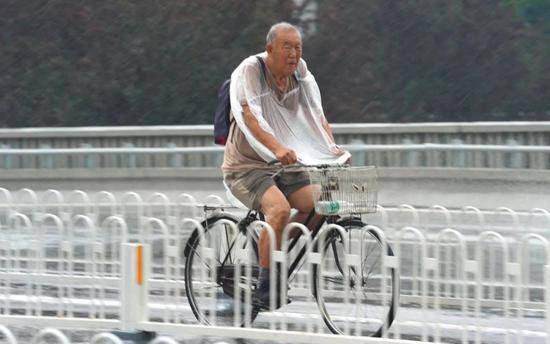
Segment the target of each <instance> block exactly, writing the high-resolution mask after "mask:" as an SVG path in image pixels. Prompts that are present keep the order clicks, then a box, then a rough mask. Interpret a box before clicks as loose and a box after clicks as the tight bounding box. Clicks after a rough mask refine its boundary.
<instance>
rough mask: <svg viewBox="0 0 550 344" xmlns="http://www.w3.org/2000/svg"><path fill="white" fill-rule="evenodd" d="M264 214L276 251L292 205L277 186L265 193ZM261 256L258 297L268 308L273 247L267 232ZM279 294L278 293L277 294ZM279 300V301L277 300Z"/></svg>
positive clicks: (262, 240) (262, 239)
mask: <svg viewBox="0 0 550 344" xmlns="http://www.w3.org/2000/svg"><path fill="white" fill-rule="evenodd" d="M260 206H261V209H262V213H263V214H264V215H265V221H266V222H267V223H268V224H269V225H270V226H271V228H273V231H274V234H275V240H276V242H275V249H276V250H279V249H280V247H281V237H282V233H283V229H284V228H285V226H286V224H287V223H288V217H289V215H290V204H289V203H288V201H287V199H286V198H285V195H284V194H283V193H282V192H281V190H279V188H278V187H277V186H275V185H272V186H271V187H269V189H267V190H266V191H265V193H264V194H263V196H262V200H261V202H260ZM258 246H259V255H260V262H259V263H260V275H259V276H258V289H257V294H256V296H257V297H258V299H259V302H260V303H261V304H263V306H262V307H265V308H268V304H269V297H270V293H269V291H270V285H271V282H270V279H271V278H270V277H271V276H270V270H269V269H270V261H271V245H270V237H269V234H268V231H267V230H263V231H262V232H261V233H260V240H259V243H258ZM275 274H276V276H277V277H276V281H277V280H279V277H280V276H279V274H280V271H278V270H275ZM277 294H278V293H277ZM276 300H277V299H276ZM280 303H281V302H280V300H277V301H276V304H277V305H278V306H277V307H279V306H280Z"/></svg>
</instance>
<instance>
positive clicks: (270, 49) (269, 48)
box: [265, 43, 273, 54]
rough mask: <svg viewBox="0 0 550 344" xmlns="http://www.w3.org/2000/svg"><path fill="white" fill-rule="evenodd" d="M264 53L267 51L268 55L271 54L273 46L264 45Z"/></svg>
mask: <svg viewBox="0 0 550 344" xmlns="http://www.w3.org/2000/svg"><path fill="white" fill-rule="evenodd" d="M265 51H267V53H268V54H271V53H272V52H273V44H271V43H269V44H266V45H265Z"/></svg>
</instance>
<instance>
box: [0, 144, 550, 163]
mask: <svg viewBox="0 0 550 344" xmlns="http://www.w3.org/2000/svg"><path fill="white" fill-rule="evenodd" d="M343 147H344V148H345V149H348V150H350V151H351V152H352V154H353V163H354V164H355V165H359V166H363V165H376V166H381V167H383V166H392V167H393V166H403V167H461V168H527V169H548V168H549V167H550V146H541V145H540V146H522V145H518V144H517V142H515V141H509V142H508V144H505V145H479V144H477V145H475V144H463V143H462V142H460V141H456V142H454V143H452V144H435V143H423V144H413V143H412V142H409V143H407V144H392V145H385V144H383V145H380V144H377V145H366V144H346V145H343ZM222 155H223V147H214V146H208V147H176V146H174V145H173V146H171V147H131V146H127V147H113V148H92V147H85V148H84V147H83V148H47V147H43V148H38V149H12V148H7V147H4V148H2V149H0V169H1V168H3V169H21V168H24V169H54V168H148V167H169V168H175V167H218V166H220V165H221V161H222Z"/></svg>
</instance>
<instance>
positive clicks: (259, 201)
mask: <svg viewBox="0 0 550 344" xmlns="http://www.w3.org/2000/svg"><path fill="white" fill-rule="evenodd" d="M301 57H302V37H301V34H300V31H299V30H298V29H297V28H296V27H295V26H293V25H291V24H288V23H278V24H275V25H273V26H272V27H271V29H270V30H269V32H268V34H267V38H266V51H265V52H263V53H260V54H257V55H255V56H250V57H248V58H246V59H245V60H244V61H243V62H242V63H241V64H240V65H239V66H238V67H237V68H236V69H235V71H234V72H233V73H232V75H231V87H230V98H231V109H232V116H233V117H234V119H235V121H234V122H233V124H232V126H231V128H230V134H229V137H228V140H227V143H226V147H225V152H224V161H223V165H222V170H223V172H224V181H225V184H226V185H227V187H228V188H229V190H230V191H231V193H232V194H233V195H234V196H235V197H236V198H237V199H239V200H240V201H241V202H242V203H243V204H244V205H246V206H247V207H248V208H250V209H253V210H258V211H261V212H262V213H263V214H264V215H265V219H266V222H267V223H268V224H269V225H270V226H271V227H272V228H273V230H274V234H275V237H276V241H277V242H276V245H275V246H276V248H277V249H279V248H280V245H281V237H282V232H283V229H284V227H285V226H286V224H287V223H289V216H290V213H291V209H292V208H294V209H296V210H297V211H298V212H297V213H296V214H295V215H294V216H293V218H292V219H291V221H293V222H302V223H304V222H307V223H308V224H309V226H310V228H311V227H313V226H315V225H316V223H318V222H319V218H318V216H316V215H314V212H313V209H314V206H313V186H312V185H309V178H308V176H307V174H306V173H304V172H283V173H280V174H278V175H277V176H274V174H275V172H277V170H276V169H274V168H273V166H270V165H268V164H267V163H266V162H267V161H271V160H273V159H276V160H278V161H280V162H281V163H282V164H283V165H287V164H292V163H296V162H297V161H300V162H304V163H308V164H318V163H335V162H340V163H341V162H343V161H345V160H347V159H348V158H349V153H348V152H346V151H343V150H341V149H339V148H338V147H337V146H336V145H335V143H334V138H333V136H332V131H331V128H330V126H329V124H328V122H327V121H326V119H325V116H324V114H323V109H322V106H321V98H320V92H319V89H318V87H317V84H316V82H315V79H314V77H313V75H312V74H311V73H310V72H309V71H308V69H307V66H306V63H305V61H304V60H303V59H302V58H301ZM306 220H308V221H306ZM259 255H260V257H259V264H260V277H259V285H258V288H257V294H256V296H257V298H258V299H259V301H260V302H261V303H263V304H267V303H268V302H269V285H270V280H269V267H270V243H269V236H268V233H267V232H266V231H263V232H262V233H261V235H260V241H259ZM278 303H280V301H278Z"/></svg>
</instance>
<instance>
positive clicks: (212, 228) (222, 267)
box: [184, 213, 258, 326]
mask: <svg viewBox="0 0 550 344" xmlns="http://www.w3.org/2000/svg"><path fill="white" fill-rule="evenodd" d="M222 221H224V222H226V221H229V222H231V223H234V224H235V225H236V224H237V223H238V222H239V219H238V218H236V217H235V216H233V215H231V214H227V213H223V214H217V215H214V216H212V217H210V218H208V219H207V220H205V221H204V222H202V226H203V228H204V237H203V238H202V241H201V238H200V235H199V231H198V230H195V231H193V233H192V234H191V236H190V237H189V239H188V241H187V244H186V245H185V250H184V256H185V292H186V295H187V299H188V302H189V305H190V307H191V310H192V311H193V314H194V315H195V318H196V319H197V320H198V321H199V322H201V323H203V324H205V325H214V324H215V325H219V326H234V322H235V319H234V317H235V316H236V311H235V310H234V306H235V301H234V297H233V295H232V294H234V293H233V292H232V291H234V289H233V288H234V287H233V286H234V276H232V272H233V271H234V266H235V264H238V263H239V261H238V260H237V258H236V257H235V256H234V255H233V256H232V254H234V252H235V250H234V246H232V245H233V244H234V243H237V244H238V245H241V244H242V243H243V242H244V243H245V245H246V236H245V234H243V233H240V232H239V231H238V230H237V232H236V233H232V232H229V230H230V229H229V225H228V224H222V223H221V222H222ZM220 235H221V237H220ZM230 235H235V237H231V238H230V237H229V236H230ZM217 239H221V240H220V241H219V242H218V243H219V244H220V246H219V247H215V248H214V247H211V248H214V250H213V251H214V252H215V253H216V254H217V255H218V256H217V257H216V258H215V259H216V278H217V280H216V284H215V285H210V287H208V285H206V286H205V287H204V288H205V289H206V288H208V289H212V287H214V288H215V290H214V291H210V293H216V299H215V300H216V301H217V303H216V304H215V305H213V304H212V300H214V299H213V298H211V297H210V298H209V297H201V295H200V291H199V290H198V288H199V287H200V286H202V285H205V284H206V283H205V281H204V280H203V278H204V276H201V274H202V272H201V269H205V267H204V266H206V273H207V274H208V276H207V278H211V277H212V275H211V274H212V267H211V266H208V264H207V263H206V261H205V260H203V259H202V258H201V257H200V252H201V248H200V247H199V245H200V244H201V242H206V243H207V245H206V246H212V245H208V243H212V242H213V241H212V240H214V241H215V240H217ZM224 239H225V242H224ZM243 240H244V241H243ZM221 245H225V246H224V247H222V246H221ZM252 245H253V247H252V248H253V251H252V253H251V255H252V256H254V257H253V259H255V262H253V271H252V280H251V281H244V282H245V283H244V284H246V285H247V286H248V287H250V288H251V290H250V292H251V293H253V289H252V288H254V286H255V285H256V281H257V274H258V272H257V260H258V256H257V246H256V243H255V242H254V241H252ZM226 258H227V259H228V260H227V259H226ZM200 264H204V266H199V265H200ZM254 266H255V267H254ZM243 269H244V268H243ZM241 271H242V274H244V272H245V270H241ZM197 273H198V274H197ZM241 276H242V275H241ZM241 280H242V278H241ZM208 281H210V279H209V280H208ZM239 285H241V283H239ZM244 297H245V292H244V291H242V294H241V302H240V309H241V310H242V311H241V312H240V314H241V315H240V316H241V320H242V321H241V322H240V326H245V325H246V320H245V317H246V313H245V309H246V308H245V307H249V308H250V309H251V310H250V312H251V314H250V323H252V322H253V321H254V319H255V318H256V316H257V315H258V311H257V309H255V308H254V307H251V306H250V305H246V304H245V302H244V301H243V300H245V298H244ZM223 307H226V308H223ZM227 307H230V309H227ZM212 309H215V313H216V314H215V316H214V318H215V323H212V321H211V318H212V316H211V315H210V314H211V312H212Z"/></svg>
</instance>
